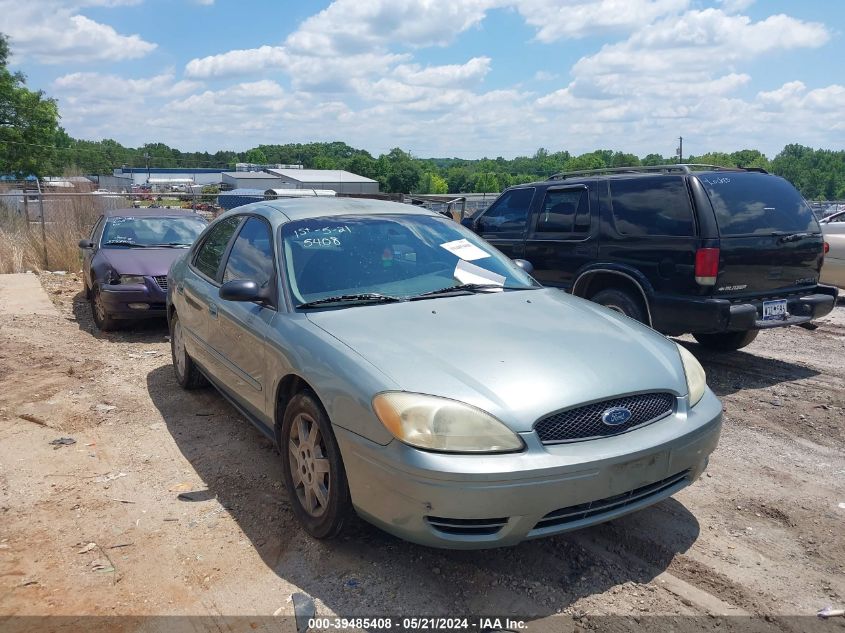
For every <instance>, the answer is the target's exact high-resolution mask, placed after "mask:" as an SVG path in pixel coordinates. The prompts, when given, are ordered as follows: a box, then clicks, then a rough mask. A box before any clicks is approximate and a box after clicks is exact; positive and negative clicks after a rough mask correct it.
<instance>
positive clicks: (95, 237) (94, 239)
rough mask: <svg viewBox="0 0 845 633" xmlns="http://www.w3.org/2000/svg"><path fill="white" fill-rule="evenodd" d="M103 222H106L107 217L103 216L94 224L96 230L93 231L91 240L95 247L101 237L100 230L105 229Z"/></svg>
mask: <svg viewBox="0 0 845 633" xmlns="http://www.w3.org/2000/svg"><path fill="white" fill-rule="evenodd" d="M103 220H105V217H104V216H102V215H101V216H100V217H99V219H98V220H97V222H96V223H95V224H94V228H93V229H91V238H90V239H91V241H92V242H94V244H95V245H96V243H97V240H98V239H99V237H100V235H99V234H100V230H101V229H102V228H103Z"/></svg>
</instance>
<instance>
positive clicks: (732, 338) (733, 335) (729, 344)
mask: <svg viewBox="0 0 845 633" xmlns="http://www.w3.org/2000/svg"><path fill="white" fill-rule="evenodd" d="M759 333H760V330H742V331H740V332H719V333H718V334H693V338H695V340H696V341H698V343H699V344H700V345H701V346H702V347H706V348H708V349H715V350H720V351H723V352H729V351H733V350H737V349H742V348H743V347H745V346H746V345H750V344H751V343H752V341H754V339H755V338H757V334H759Z"/></svg>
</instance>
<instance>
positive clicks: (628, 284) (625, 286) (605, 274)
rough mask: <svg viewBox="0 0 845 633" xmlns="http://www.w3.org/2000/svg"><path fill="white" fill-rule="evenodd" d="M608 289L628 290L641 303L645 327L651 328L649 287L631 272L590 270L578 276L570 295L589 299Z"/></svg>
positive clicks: (607, 269)
mask: <svg viewBox="0 0 845 633" xmlns="http://www.w3.org/2000/svg"><path fill="white" fill-rule="evenodd" d="M608 288H617V289H620V290H628V291H629V292H631V293H632V294H633V296H634V297H635V298H636V299H637V300H638V301H640V302H641V305H642V307H643V309H644V310H645V314H646V318H647V319H648V322H647V323H646V325H649V326H651V324H652V318H651V306H650V305H649V301H648V294H647V293H646V289H648V291H649V293H650V292H651V287H650V285H649V284H648V282H646V281H645V280H641V279H638V275H636V273H634V272H633V271H625V270H617V269H613V268H592V269H590V270H586V271H584V272H582V273H581V274H580V275H578V278H577V279H576V280H575V283H573V284H572V291H571V292H572V294H573V295H575V296H576V297H581V298H583V299H589V298H590V297H592V296H594V295H595V294H596V293H597V292H600V291H601V290H606V289H608Z"/></svg>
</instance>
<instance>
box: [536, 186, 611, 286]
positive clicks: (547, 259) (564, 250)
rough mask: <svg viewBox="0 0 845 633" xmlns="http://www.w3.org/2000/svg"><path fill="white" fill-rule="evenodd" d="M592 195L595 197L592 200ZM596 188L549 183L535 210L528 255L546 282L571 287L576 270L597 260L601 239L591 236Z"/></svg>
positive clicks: (547, 284) (596, 203) (549, 284)
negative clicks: (591, 237) (549, 185)
mask: <svg viewBox="0 0 845 633" xmlns="http://www.w3.org/2000/svg"><path fill="white" fill-rule="evenodd" d="M591 199H592V201H591ZM596 208H598V201H597V200H596V199H595V188H592V191H591V189H590V188H589V187H588V186H587V185H586V184H574V185H567V186H555V187H549V188H548V189H546V191H545V195H544V196H543V201H542V202H541V203H540V205H539V206H538V207H537V210H536V212H534V213H532V214H531V218H530V220H529V223H528V237H527V239H526V241H525V259H527V260H528V261H530V262H531V264H532V265H533V266H534V272H533V273H531V274H532V276H533V277H534V278H535V279H536V280H537V281H539V282H540V283H541V284H543V285H544V286H555V287H558V288H565V289H567V290H568V289H570V288H571V287H572V283H573V281H574V274H575V272H576V271H577V270H578V269H580V268H581V267H582V266H584V265H586V264H588V263H590V262H591V261H594V260H595V257H596V253H597V251H598V242H597V241H596V240H592V239H590V234H591V229H592V225H593V222H592V217H593V213H592V211H591V210H592V209H596Z"/></svg>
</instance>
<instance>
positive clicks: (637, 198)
mask: <svg viewBox="0 0 845 633" xmlns="http://www.w3.org/2000/svg"><path fill="white" fill-rule="evenodd" d="M610 198H611V200H612V201H613V202H612V204H613V218H614V220H615V222H616V230H617V231H619V232H620V233H622V234H623V235H670V236H684V237H689V236H691V235H693V234H694V227H695V224H694V222H693V218H692V207H691V205H690V197H689V192H688V191H687V186H686V183H685V182H684V179H683V177H682V176H654V177H649V178H642V177H640V178H625V179H621V180H611V181H610Z"/></svg>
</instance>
